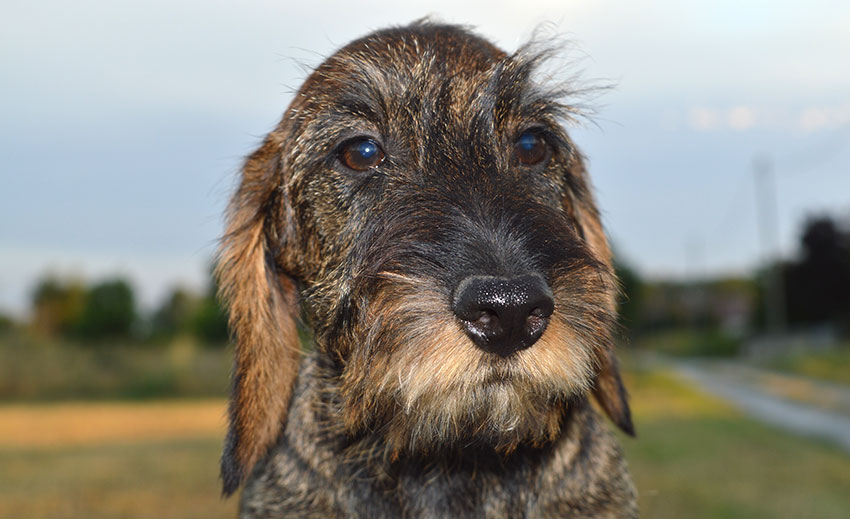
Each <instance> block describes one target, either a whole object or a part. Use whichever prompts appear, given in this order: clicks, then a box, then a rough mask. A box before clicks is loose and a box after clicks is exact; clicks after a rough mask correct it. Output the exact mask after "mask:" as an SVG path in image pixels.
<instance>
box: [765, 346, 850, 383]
mask: <svg viewBox="0 0 850 519" xmlns="http://www.w3.org/2000/svg"><path fill="white" fill-rule="evenodd" d="M765 367H767V368H770V369H775V370H777V371H782V372H785V373H792V374H795V375H803V376H806V377H811V378H816V379H820V380H825V381H828V382H836V383H839V384H846V385H848V386H850V345H844V346H843V347H842V348H840V349H836V350H832V351H824V352H800V353H793V354H789V355H787V356H784V357H780V358H777V359H772V360H770V361H767V362H766V363H765Z"/></svg>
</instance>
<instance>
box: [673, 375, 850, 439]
mask: <svg viewBox="0 0 850 519" xmlns="http://www.w3.org/2000/svg"><path fill="white" fill-rule="evenodd" d="M673 367H674V369H675V370H676V371H677V372H678V373H679V374H681V375H682V376H684V377H686V378H688V379H690V380H692V381H693V382H695V383H696V384H697V385H698V386H700V387H701V388H703V389H704V390H706V391H708V392H710V393H713V394H715V395H717V396H719V397H721V398H724V399H726V400H729V401H731V402H732V403H733V404H735V405H736V406H738V407H739V408H740V409H742V410H743V411H745V412H746V413H748V414H750V415H751V416H753V417H755V418H757V419H759V420H762V421H764V422H767V423H769V424H771V425H775V426H777V427H780V428H782V429H786V430H789V431H791V432H794V433H798V434H802V435H805V436H812V437H817V438H824V439H827V440H829V441H831V442H834V443H836V444H837V445H839V446H840V447H842V448H843V449H844V450H846V451H848V452H850V413H845V412H844V411H845V404H847V402H850V389H848V388H844V387H840V386H836V385H833V384H823V383H818V382H814V381H810V380H808V379H805V378H803V377H795V376H790V375H781V374H777V373H772V372H767V371H763V370H758V369H755V368H749V367H745V366H739V365H737V364H732V363H728V362H678V363H675V364H674V365H673ZM777 377H779V378H780V379H784V380H786V381H787V384H785V385H786V386H789V387H790V386H791V385H793V384H801V383H806V384H808V387H809V388H810V390H811V391H809V392H808V393H807V395H808V396H812V395H817V394H818V393H820V394H822V398H820V399H818V400H821V401H824V402H825V403H827V404H829V405H827V406H822V407H818V406H815V405H811V404H805V403H800V401H801V399H796V400H797V401H795V400H791V399H790V398H787V397H786V396H784V395H783V396H778V394H781V387H782V384H776V381H777ZM768 378H769V379H771V380H773V382H772V384H771V385H773V386H774V390H770V387H771V386H769V385H765V384H764V383H763V382H761V381H760V380H761V379H768Z"/></svg>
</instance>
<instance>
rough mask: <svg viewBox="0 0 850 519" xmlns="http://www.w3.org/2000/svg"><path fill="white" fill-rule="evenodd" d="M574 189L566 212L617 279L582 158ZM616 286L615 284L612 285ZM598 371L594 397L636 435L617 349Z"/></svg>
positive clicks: (572, 173) (574, 164) (573, 166)
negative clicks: (616, 353) (616, 352)
mask: <svg viewBox="0 0 850 519" xmlns="http://www.w3.org/2000/svg"><path fill="white" fill-rule="evenodd" d="M569 177H570V178H569V184H570V189H569V193H568V195H567V200H565V201H564V204H565V210H566V211H567V212H568V213H569V214H571V215H572V216H573V218H574V219H575V221H576V222H577V224H578V226H579V232H580V233H581V235H582V237H583V238H584V240H585V242H586V243H587V245H588V247H590V249H591V251H592V252H593V255H594V256H595V257H596V259H597V260H598V261H600V262H601V263H602V264H603V265H604V266H605V268H606V269H608V270H609V273H610V277H611V279H612V280H613V279H614V273H613V267H612V261H611V249H610V248H609V247H608V239H607V238H606V237H605V231H604V230H603V229H602V222H601V220H600V218H599V211H598V210H597V209H596V203H595V202H594V200H593V194H592V193H591V191H590V186H589V181H588V175H587V171H586V170H585V167H584V161H583V159H582V157H581V156H580V155H578V154H576V156H574V157H573V158H572V160H571V163H570V168H569ZM612 284H613V281H612ZM608 293H609V297H608V301H607V306H608V310H609V311H610V312H611V313H612V314H613V313H614V312H616V306H617V305H616V299H615V298H616V293H617V292H616V289H615V287H613V286H612V287H611V288H610V289H609V291H608ZM596 357H597V358H596V360H597V365H598V371H597V373H596V376H595V378H594V380H593V396H595V397H596V401H597V402H599V405H600V407H602V409H603V410H604V411H605V414H607V415H608V417H609V418H611V421H613V422H614V423H615V424H616V425H617V427H619V428H620V429H622V430H623V432H625V433H626V434H628V435H629V436H634V435H635V428H634V424H633V423H632V414H631V410H630V409H629V400H628V393H627V392H626V386H625V385H624V384H623V379H622V377H621V376H620V369H619V366H618V363H617V357H616V356H615V355H614V351H613V345H607V346H605V347H604V348H601V349H600V351H599V352H597V356H596Z"/></svg>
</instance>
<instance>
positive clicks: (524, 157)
mask: <svg viewBox="0 0 850 519" xmlns="http://www.w3.org/2000/svg"><path fill="white" fill-rule="evenodd" d="M547 146H548V145H547V144H546V141H545V140H543V137H541V136H540V135H539V134H538V133H537V132H532V131H527V132H523V133H522V135H520V136H519V138H517V140H516V144H514V155H515V156H516V158H517V160H518V161H519V163H520V164H522V165H524V166H533V165H534V164H537V163H539V162H540V161H541V160H543V159H544V158H546V151H547Z"/></svg>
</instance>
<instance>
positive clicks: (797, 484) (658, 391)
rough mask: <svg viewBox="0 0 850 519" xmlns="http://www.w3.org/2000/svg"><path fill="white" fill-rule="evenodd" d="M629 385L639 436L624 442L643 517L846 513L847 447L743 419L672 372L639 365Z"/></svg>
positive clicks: (849, 485)
mask: <svg viewBox="0 0 850 519" xmlns="http://www.w3.org/2000/svg"><path fill="white" fill-rule="evenodd" d="M629 385H630V388H631V390H632V395H633V401H634V403H635V405H634V411H635V415H636V426H637V431H638V438H637V439H634V440H633V439H628V438H624V439H623V446H624V448H625V451H626V457H627V459H628V460H629V464H630V467H631V469H632V475H633V477H634V479H635V484H636V485H637V487H638V491H639V493H640V507H641V512H642V517H645V518H653V517H660V518H679V517H687V518H739V517H740V518H748V519H749V518H766V519H767V518H770V519H776V518H789V519H792V518H793V519H798V518H808V517H812V518H836V519H838V518H845V517H850V499H848V495H850V456H848V455H847V454H846V453H844V452H841V451H839V450H838V449H836V448H834V447H832V446H829V445H825V444H822V443H819V442H816V441H811V440H807V439H801V438H798V437H794V436H792V435H789V434H786V433H783V432H780V431H777V430H775V429H773V428H770V427H767V426H764V425H761V424H759V423H757V422H755V421H753V420H750V419H748V418H745V417H743V416H741V415H740V414H739V413H738V412H737V411H735V410H734V409H732V408H731V407H729V406H727V405H725V404H724V403H722V402H719V401H717V400H716V399H713V398H710V397H708V396H706V395H704V394H701V393H699V392H697V391H695V390H693V389H692V388H691V387H690V386H688V385H686V384H685V383H683V382H681V381H679V380H678V379H676V378H675V377H673V376H672V375H668V374H665V373H659V372H652V371H650V372H638V373H635V374H633V375H632V376H631V377H630V378H629ZM665 395H666V396H665Z"/></svg>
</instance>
